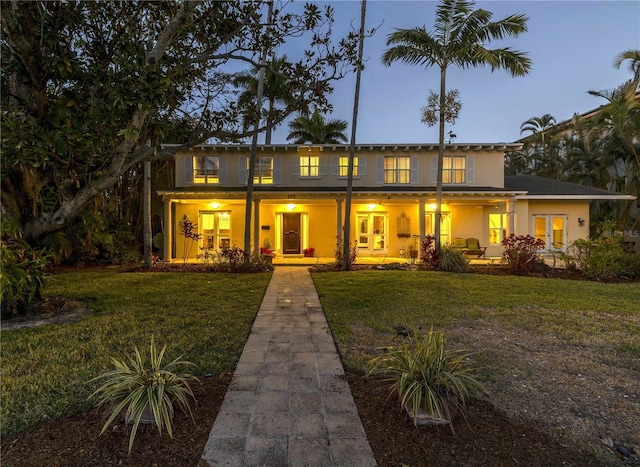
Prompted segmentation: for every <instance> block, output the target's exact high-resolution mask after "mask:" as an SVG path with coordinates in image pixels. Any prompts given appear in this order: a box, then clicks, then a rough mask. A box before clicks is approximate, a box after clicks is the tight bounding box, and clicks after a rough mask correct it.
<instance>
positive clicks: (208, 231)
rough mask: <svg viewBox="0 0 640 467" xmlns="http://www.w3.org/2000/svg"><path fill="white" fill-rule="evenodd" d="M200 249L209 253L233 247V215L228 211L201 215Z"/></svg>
mask: <svg viewBox="0 0 640 467" xmlns="http://www.w3.org/2000/svg"><path fill="white" fill-rule="evenodd" d="M199 228H200V232H199V233H200V235H201V237H200V248H202V249H203V250H207V251H210V252H212V251H214V250H218V249H225V248H229V247H230V246H231V213H230V212H226V211H215V212H201V213H200V223H199Z"/></svg>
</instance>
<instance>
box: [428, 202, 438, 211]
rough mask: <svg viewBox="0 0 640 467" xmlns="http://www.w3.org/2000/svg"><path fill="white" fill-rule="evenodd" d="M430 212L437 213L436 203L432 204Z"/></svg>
mask: <svg viewBox="0 0 640 467" xmlns="http://www.w3.org/2000/svg"><path fill="white" fill-rule="evenodd" d="M428 208H429V211H435V210H436V203H431V204H430V205H429V206H428Z"/></svg>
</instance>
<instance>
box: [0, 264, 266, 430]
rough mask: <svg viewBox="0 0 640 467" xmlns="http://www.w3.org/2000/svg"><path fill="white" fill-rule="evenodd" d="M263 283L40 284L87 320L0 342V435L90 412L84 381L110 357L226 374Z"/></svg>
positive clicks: (131, 280)
mask: <svg viewBox="0 0 640 467" xmlns="http://www.w3.org/2000/svg"><path fill="white" fill-rule="evenodd" d="M270 277H271V275H270V274H203V273H151V272H150V273H119V272H74V273H68V274H57V275H53V276H51V277H49V278H48V280H47V283H46V288H45V295H46V296H49V297H53V296H64V297H69V298H73V299H75V300H79V301H82V302H85V303H86V304H87V305H88V306H89V307H90V309H91V310H92V311H93V312H94V313H93V314H91V315H88V316H85V317H83V318H82V319H81V320H79V321H77V322H75V323H72V324H66V325H48V326H43V327H39V328H32V329H21V330H16V331H10V332H7V331H3V332H2V354H1V355H0V368H2V378H1V381H0V385H1V388H2V394H1V396H2V412H1V413H2V419H1V422H2V430H1V431H2V433H16V432H19V431H21V430H24V429H25V428H27V427H28V426H30V425H32V424H34V423H37V422H39V421H42V420H45V419H48V418H54V417H57V416H60V415H62V414H65V413H70V412H74V411H82V410H86V409H88V408H89V407H90V406H91V404H93V401H87V397H88V396H89V394H91V392H92V391H93V389H95V387H93V386H90V385H87V384H86V381H88V380H89V379H91V378H93V377H95V376H97V375H98V374H100V373H102V372H104V371H106V370H108V369H111V368H112V366H111V363H110V357H111V356H118V357H121V356H123V355H129V354H131V353H132V351H133V348H134V346H138V348H139V349H140V350H141V351H144V352H148V347H149V344H150V341H151V336H152V335H154V336H155V339H156V342H157V344H158V345H159V346H163V345H165V344H166V345H167V361H169V360H168V359H169V358H171V359H172V358H175V357H177V356H179V355H184V359H185V360H188V361H191V362H193V363H195V364H196V365H197V369H196V370H195V371H194V373H195V374H197V375H207V374H211V375H217V374H219V373H221V372H224V371H228V370H233V369H234V368H235V366H236V363H237V361H238V359H239V358H240V354H241V352H242V348H243V346H244V343H245V342H246V339H247V337H248V335H249V331H250V329H251V325H252V323H253V320H254V318H255V315H256V313H257V311H258V308H259V307H260V303H261V302H262V297H263V295H264V292H265V290H266V287H267V284H268V282H269V279H270Z"/></svg>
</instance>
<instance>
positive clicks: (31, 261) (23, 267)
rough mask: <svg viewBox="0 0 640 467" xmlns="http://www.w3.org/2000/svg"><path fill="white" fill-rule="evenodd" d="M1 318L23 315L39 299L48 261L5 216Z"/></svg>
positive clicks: (0, 236)
mask: <svg viewBox="0 0 640 467" xmlns="http://www.w3.org/2000/svg"><path fill="white" fill-rule="evenodd" d="M0 246H1V251H0V259H1V266H2V267H1V274H0V286H1V287H2V313H1V315H2V319H8V318H11V317H13V316H15V315H22V314H25V313H26V312H27V310H28V309H29V303H30V302H32V301H33V300H34V299H36V298H37V299H39V298H40V291H41V289H42V287H43V286H44V278H45V273H44V270H45V268H46V267H47V265H48V264H49V261H48V259H47V253H46V251H45V250H34V249H33V248H31V246H30V245H29V244H28V243H27V241H26V240H24V239H23V238H22V229H21V228H20V226H19V225H18V223H17V222H16V221H15V220H14V219H13V218H11V217H10V216H8V215H3V216H2V217H1V219H0Z"/></svg>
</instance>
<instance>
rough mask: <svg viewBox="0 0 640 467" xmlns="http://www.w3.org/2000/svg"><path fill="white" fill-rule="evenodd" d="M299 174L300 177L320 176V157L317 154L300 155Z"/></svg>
mask: <svg viewBox="0 0 640 467" xmlns="http://www.w3.org/2000/svg"><path fill="white" fill-rule="evenodd" d="M300 176H301V177H319V176H320V157H319V156H300Z"/></svg>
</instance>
